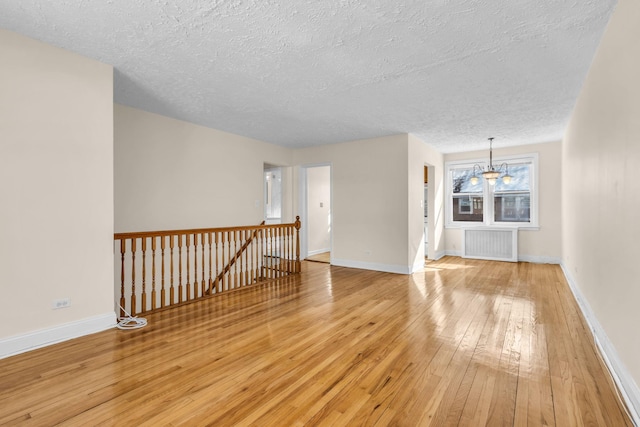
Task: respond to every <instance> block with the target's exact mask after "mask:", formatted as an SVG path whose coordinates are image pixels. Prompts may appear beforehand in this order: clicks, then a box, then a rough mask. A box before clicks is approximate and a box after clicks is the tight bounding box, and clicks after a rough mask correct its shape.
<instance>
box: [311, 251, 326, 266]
mask: <svg viewBox="0 0 640 427" xmlns="http://www.w3.org/2000/svg"><path fill="white" fill-rule="evenodd" d="M306 260H307V261H314V262H324V263H325V264H330V263H331V252H322V253H319V254H315V255H310V256H308V257H307V258H306Z"/></svg>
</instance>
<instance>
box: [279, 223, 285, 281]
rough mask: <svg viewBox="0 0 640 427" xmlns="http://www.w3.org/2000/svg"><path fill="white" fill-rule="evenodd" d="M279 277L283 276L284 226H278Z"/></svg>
mask: <svg viewBox="0 0 640 427" xmlns="http://www.w3.org/2000/svg"><path fill="white" fill-rule="evenodd" d="M277 232H278V254H277V255H278V277H282V263H283V256H284V255H283V253H284V241H283V240H282V228H280V227H278V230H277Z"/></svg>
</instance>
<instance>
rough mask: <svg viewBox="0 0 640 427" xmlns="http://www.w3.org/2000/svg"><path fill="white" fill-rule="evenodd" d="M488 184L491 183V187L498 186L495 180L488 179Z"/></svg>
mask: <svg viewBox="0 0 640 427" xmlns="http://www.w3.org/2000/svg"><path fill="white" fill-rule="evenodd" d="M487 182H488V183H489V185H495V184H496V179H495V178H487Z"/></svg>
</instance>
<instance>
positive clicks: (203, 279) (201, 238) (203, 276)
mask: <svg viewBox="0 0 640 427" xmlns="http://www.w3.org/2000/svg"><path fill="white" fill-rule="evenodd" d="M204 236H205V235H204V234H202V233H201V234H200V244H201V245H202V280H201V282H200V296H201V297H203V296H205V292H206V291H207V290H206V285H205V271H204V269H205V266H204V252H205V243H204Z"/></svg>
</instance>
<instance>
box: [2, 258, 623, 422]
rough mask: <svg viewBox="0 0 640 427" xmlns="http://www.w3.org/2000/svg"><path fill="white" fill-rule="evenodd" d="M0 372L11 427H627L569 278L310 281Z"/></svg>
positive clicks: (66, 346)
mask: <svg viewBox="0 0 640 427" xmlns="http://www.w3.org/2000/svg"><path fill="white" fill-rule="evenodd" d="M147 318H148V321H149V325H148V326H147V327H146V328H144V329H141V330H137V331H119V330H115V329H114V330H109V331H105V332H102V333H99V334H94V335H92V336H88V337H83V338H80V339H76V340H73V341H69V342H66V343H61V344H58V345H55V346H51V347H48V348H44V349H39V350H35V351H32V352H29V353H26V354H23V355H19V356H15V357H11V358H8V359H4V360H0V425H12V424H17V425H43V426H50V425H55V424H62V425H78V426H88V425H97V424H100V425H122V426H138V425H151V426H156V425H195V426H200V425H216V426H231V425H242V426H244V425H255V426H290V425H343V426H347V425H348V426H358V425H365V426H369V425H378V426H385V425H395V426H419V425H434V426H456V425H461V426H482V425H490V426H498V425H507V426H510V425H518V426H521V425H522V426H524V425H529V426H541V425H556V426H562V427H564V426H574V425H599V426H625V425H632V424H631V422H630V420H629V419H628V418H627V417H626V415H625V414H624V412H623V409H622V406H621V403H620V402H619V401H618V398H617V397H616V394H615V392H614V389H613V386H612V383H611V381H610V379H609V377H608V374H607V373H606V370H605V368H604V367H603V364H602V363H601V361H600V359H599V358H598V356H597V353H596V350H595V347H594V344H593V342H592V339H591V338H590V334H589V332H588V330H587V328H586V327H585V324H584V322H583V320H582V318H581V315H580V314H579V311H578V308H577V305H576V303H575V301H574V300H573V297H572V295H571V293H570V291H569V289H568V286H567V284H566V282H565V280H564V278H563V276H562V272H561V270H560V269H559V268H558V266H552V265H535V264H527V263H519V264H511V263H500V262H489V261H476V260H462V259H460V258H453V257H446V258H443V259H442V260H440V261H437V262H430V263H429V264H428V267H427V268H426V269H425V271H424V272H423V273H418V274H414V275H412V276H404V275H396V274H387V273H379V272H371V271H364V270H355V269H347V268H340V267H331V266H328V265H326V264H320V263H312V262H305V263H303V273H302V274H301V275H299V276H296V277H290V278H285V279H283V280H280V281H278V282H272V283H270V284H265V285H258V286H255V287H253V288H251V289H246V290H242V291H238V292H233V293H231V294H228V295H221V296H218V297H215V298H212V299H210V300H207V301H204V302H200V303H195V304H191V305H188V306H183V307H179V308H176V309H172V310H168V311H164V312H160V313H156V314H153V315H149V316H147Z"/></svg>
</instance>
